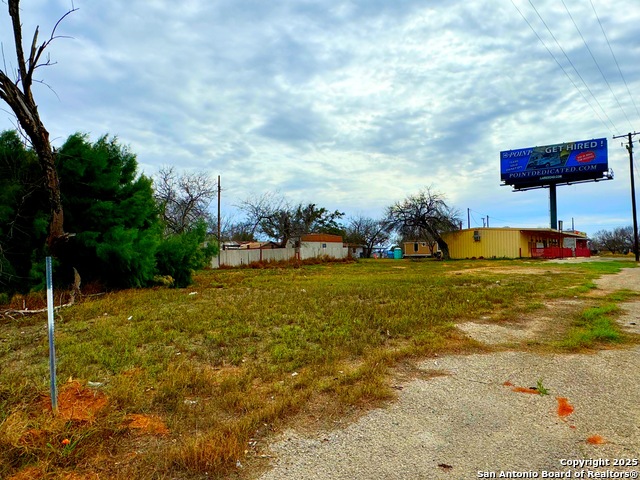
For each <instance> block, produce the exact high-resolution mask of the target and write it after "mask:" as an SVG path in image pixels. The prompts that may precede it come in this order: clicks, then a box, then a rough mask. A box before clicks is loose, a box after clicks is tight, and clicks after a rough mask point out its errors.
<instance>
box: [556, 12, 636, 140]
mask: <svg viewBox="0 0 640 480" xmlns="http://www.w3.org/2000/svg"><path fill="white" fill-rule="evenodd" d="M562 5H564V9H565V10H566V11H567V14H568V15H569V18H570V19H571V21H572V22H573V26H574V27H576V30H577V31H578V35H580V38H581V39H582V43H584V46H585V47H586V49H587V51H588V52H589V55H591V59H592V60H593V63H595V64H596V67H598V71H599V72H600V75H602V79H603V80H604V82H605V83H606V84H607V87H609V91H610V92H611V95H613V98H615V99H616V103H617V104H618V106H619V107H620V110H622V113H623V114H624V117H625V118H626V119H627V122H629V126H630V127H631V129H633V125H631V120H629V117H628V116H627V112H625V111H624V108H622V105H621V104H620V100H618V97H617V96H616V94H615V92H614V91H613V88H611V84H610V83H609V80H607V77H606V76H605V74H604V72H603V71H602V69H601V68H600V64H598V61H597V60H596V57H595V56H594V55H593V52H592V51H591V49H590V48H589V45H588V44H587V41H586V40H585V38H584V36H583V35H582V32H581V31H580V28H578V24H577V23H576V21H575V20H574V19H573V15H571V12H570V11H569V8H568V7H567V4H566V3H565V2H564V0H562Z"/></svg>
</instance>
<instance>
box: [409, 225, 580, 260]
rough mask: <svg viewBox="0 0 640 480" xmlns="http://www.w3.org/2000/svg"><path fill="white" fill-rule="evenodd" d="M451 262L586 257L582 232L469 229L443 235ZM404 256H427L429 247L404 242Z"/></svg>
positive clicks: (541, 229)
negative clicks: (462, 260)
mask: <svg viewBox="0 0 640 480" xmlns="http://www.w3.org/2000/svg"><path fill="white" fill-rule="evenodd" d="M442 237H443V239H444V241H445V242H447V245H448V246H449V253H450V255H451V258H523V257H528V258H563V257H588V256H590V251H589V248H588V246H587V241H588V240H587V236H586V234H585V233H582V232H575V231H559V230H553V229H550V228H472V229H464V230H457V231H454V232H448V233H445V234H444V235H443V236H442ZM403 250H404V254H405V256H407V257H411V256H430V253H431V252H430V249H429V246H428V244H426V243H424V242H405V244H404V248H403Z"/></svg>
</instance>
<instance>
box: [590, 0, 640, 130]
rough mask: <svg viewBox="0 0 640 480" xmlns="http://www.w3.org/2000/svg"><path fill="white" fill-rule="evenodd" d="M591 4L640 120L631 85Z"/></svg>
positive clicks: (591, 1) (591, 0) (639, 111)
mask: <svg viewBox="0 0 640 480" xmlns="http://www.w3.org/2000/svg"><path fill="white" fill-rule="evenodd" d="M589 2H590V3H591V8H592V9H593V13H594V15H595V16H596V19H597V20H598V24H599V25H600V30H602V35H604V39H605V40H606V41H607V45H608V46H609V51H610V52H611V56H612V57H613V60H614V62H615V63H616V67H618V72H619V73H620V78H622V81H623V82H624V85H625V87H627V93H629V98H631V103H632V104H633V106H634V108H635V109H636V113H637V114H638V117H639V118H640V110H638V106H637V105H636V102H635V100H634V99H633V95H632V94H631V89H630V88H629V84H628V83H627V80H626V79H625V78H624V75H623V74H622V69H621V68H620V64H619V63H618V59H617V58H616V54H615V53H613V48H612V47H611V43H610V42H609V37H607V34H606V33H605V31H604V27H603V25H602V22H601V21H600V17H599V16H598V12H596V7H594V5H593V0H589Z"/></svg>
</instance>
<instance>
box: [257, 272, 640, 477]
mask: <svg viewBox="0 0 640 480" xmlns="http://www.w3.org/2000/svg"><path fill="white" fill-rule="evenodd" d="M597 285H598V288H599V291H601V292H606V291H613V290H618V289H622V288H627V289H633V290H638V291H640V268H636V269H625V270H623V271H622V273H620V274H618V275H615V276H613V275H611V276H606V277H603V279H601V280H599V281H598V283H597ZM625 308H626V310H627V314H626V316H623V317H622V318H621V319H620V322H621V323H622V325H623V326H624V328H627V329H629V330H630V331H634V332H636V333H640V331H638V330H637V329H638V325H637V323H640V321H637V320H638V315H640V302H635V303H634V304H627V305H626V306H625ZM634 323H635V324H636V325H634ZM481 330H482V328H477V329H476V331H478V332H481ZM505 333H508V332H502V334H505ZM479 338H481V337H479ZM490 338H494V339H495V334H494V335H493V336H491V335H490ZM420 368H421V369H423V370H425V371H429V372H432V371H438V372H439V373H442V374H443V375H442V376H437V377H434V378H431V379H428V380H414V381H411V382H410V383H408V384H406V385H404V386H403V389H402V390H401V391H400V392H399V395H398V399H397V401H396V402H394V403H393V404H392V405H390V406H388V407H386V408H381V409H377V410H374V411H371V412H369V413H368V414H366V415H365V416H364V417H362V418H361V419H360V420H358V421H357V422H355V423H353V424H351V425H349V426H348V427H347V428H345V429H343V430H335V431H330V432H321V433H318V434H315V435H313V436H311V437H309V436H302V435H300V434H298V433H296V432H294V431H286V432H284V434H283V435H282V437H281V439H280V440H279V441H278V442H277V443H275V444H273V445H272V452H273V454H274V460H273V464H272V466H273V468H272V469H271V470H270V471H268V472H266V473H264V474H263V475H262V476H261V477H260V479H261V480H276V479H277V480H287V479H296V480H304V479H314V480H324V479H326V480H329V479H331V480H342V479H344V480H346V479H349V480H353V479H367V480H368V479H390V480H394V479H398V480H400V479H402V480H405V479H411V480H414V479H435V480H440V479H456V480H458V479H465V480H466V479H472V478H637V472H639V471H640V466H639V465H638V461H639V460H640V348H639V347H636V348H629V349H626V350H609V351H602V352H599V353H597V354H591V355H583V354H580V355H557V354H553V355H551V354H550V355H540V354H532V353H524V352H518V351H507V352H500V353H492V354H485V355H467V356H447V357H441V358H437V359H430V360H427V361H424V362H423V363H422V364H421V365H420ZM539 380H541V381H542V385H543V386H544V387H545V388H546V389H547V390H548V395H536V394H531V393H523V392H519V391H516V390H517V387H532V386H536V385H537V383H538V381H539ZM523 390H524V389H523ZM627 460H628V461H627ZM607 462H608V464H607ZM616 462H617V463H623V465H614V464H615V463H616ZM594 464H598V465H594ZM501 472H505V473H503V477H501V476H500V474H501ZM514 472H515V474H514ZM505 474H506V475H511V476H504V475H505ZM561 475H562V476H561ZM567 475H570V476H567ZM580 475H584V476H583V477H580ZM618 475H622V476H618ZM624 475H626V476H624Z"/></svg>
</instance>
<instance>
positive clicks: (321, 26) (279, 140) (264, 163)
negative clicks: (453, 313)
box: [0, 0, 640, 232]
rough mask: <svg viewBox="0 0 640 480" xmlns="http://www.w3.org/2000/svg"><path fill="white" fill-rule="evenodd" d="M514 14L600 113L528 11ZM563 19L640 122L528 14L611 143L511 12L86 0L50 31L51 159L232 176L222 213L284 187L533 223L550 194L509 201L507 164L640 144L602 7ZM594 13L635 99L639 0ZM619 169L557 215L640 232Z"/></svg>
mask: <svg viewBox="0 0 640 480" xmlns="http://www.w3.org/2000/svg"><path fill="white" fill-rule="evenodd" d="M514 2H515V3H516V5H518V8H520V10H521V11H522V12H523V14H524V15H525V16H526V18H527V19H528V20H529V22H531V24H532V25H533V26H534V28H535V29H536V31H537V32H538V34H539V35H540V36H541V37H542V38H543V39H544V41H545V43H546V45H547V46H548V48H549V49H550V50H551V51H552V52H553V53H554V55H556V58H557V59H558V61H559V62H560V63H562V64H563V66H565V68H566V70H567V73H568V74H569V75H570V76H571V77H572V78H573V80H574V82H575V83H576V85H577V86H578V88H579V89H580V90H581V91H582V92H583V94H584V95H585V96H586V97H587V98H588V99H589V100H590V101H591V103H592V104H593V106H594V108H595V109H596V110H597V111H598V110H599V107H598V106H597V104H596V102H595V101H594V100H593V98H592V97H591V95H590V93H589V92H588V91H587V90H586V89H585V88H584V86H583V85H582V82H581V81H580V79H579V78H577V76H576V75H575V73H574V72H573V70H572V69H571V67H570V66H569V64H568V63H567V61H566V59H565V58H564V55H563V54H562V52H561V51H560V49H559V48H558V46H557V45H556V44H555V42H554V40H553V38H552V37H551V36H550V34H549V32H548V31H547V30H546V28H545V26H544V25H543V23H542V22H541V21H540V19H539V18H538V17H537V15H536V13H535V11H534V10H533V9H532V8H531V5H530V4H529V3H528V2H525V1H523V0H514ZM569 3H570V2H567V5H568V6H569V8H570V9H571V13H572V15H573V17H574V19H575V20H576V23H577V24H578V26H579V27H580V29H581V32H582V34H583V35H584V37H585V39H586V40H587V42H589V46H590V48H591V49H592V52H593V54H594V56H595V57H596V59H598V61H599V63H600V66H601V68H602V70H603V72H604V73H605V75H606V78H607V80H608V81H609V83H610V85H611V88H612V89H613V91H614V92H615V94H616V96H617V97H618V99H619V101H620V102H621V103H622V104H623V108H624V111H625V112H626V115H627V116H628V117H629V119H630V120H631V125H629V123H630V122H629V121H627V119H626V117H625V115H624V113H623V112H622V110H621V109H620V107H619V106H618V104H617V102H616V100H615V98H614V97H613V95H612V94H611V91H610V90H609V87H607V85H606V83H605V82H604V80H603V79H602V75H601V74H600V72H599V71H598V69H597V67H596V66H595V64H594V63H593V60H592V59H591V57H590V55H589V53H588V51H587V50H586V49H585V48H584V44H583V42H582V40H581V39H580V36H579V35H578V33H577V31H576V29H575V27H574V25H573V23H572V22H571V19H570V18H569V17H568V15H567V13H566V11H565V9H564V7H563V6H562V4H561V3H559V2H555V1H552V0H544V1H543V0H539V1H536V2H534V4H535V5H536V8H537V10H538V12H539V13H540V15H541V16H542V17H543V18H544V19H545V21H546V22H547V24H548V25H549V27H550V29H551V30H552V32H553V34H554V35H555V37H556V38H557V39H558V41H559V42H560V44H561V45H562V47H563V48H564V50H565V52H566V53H567V55H568V56H569V58H570V59H571V60H572V62H573V63H574V65H575V66H576V68H577V69H578V70H579V71H580V73H581V75H582V76H583V78H584V80H585V81H586V83H587V84H588V85H589V87H590V89H591V90H592V92H593V94H594V95H595V96H596V98H597V99H598V102H599V103H600V105H602V107H603V109H604V111H605V112H606V115H608V116H609V118H610V119H611V121H612V123H613V124H614V125H615V127H612V126H611V125H609V126H608V127H607V126H606V125H604V124H603V121H601V120H600V119H599V118H598V115H597V114H596V113H594V111H593V110H592V109H591V108H590V106H589V105H588V104H586V103H585V100H584V98H583V96H582V95H581V94H580V93H579V92H578V91H577V90H576V88H575V87H574V86H573V85H572V84H571V82H570V81H569V80H568V79H567V77H566V76H565V74H564V73H563V72H562V70H561V69H560V68H559V67H558V65H557V64H556V62H555V61H554V60H553V59H552V58H551V56H550V55H549V53H548V52H547V51H546V49H545V48H544V47H543V46H542V45H541V43H540V42H539V40H538V39H537V38H536V36H535V34H534V33H533V32H532V31H531V29H530V28H529V26H528V25H527V23H526V22H525V21H524V20H523V19H522V17H521V16H520V14H519V13H518V11H517V10H516V9H515V8H514V7H513V5H512V3H511V1H506V0H503V1H500V2H497V1H495V0H467V1H463V0H457V1H456V0H450V1H430V2H428V4H425V3H424V2H418V1H397V2H389V1H386V0H377V1H372V0H367V1H365V0H352V1H348V0H340V1H338V0H332V1H324V0H323V1H320V0H304V1H300V0H279V1H276V2H263V1H258V0H221V1H217V2H206V1H204V0H188V1H185V2H181V3H180V4H179V5H178V4H176V3H175V2H170V1H168V0H154V1H149V2H125V1H124V0H113V1H111V2H109V3H108V4H105V3H100V2H90V1H87V0H75V1H74V4H75V6H76V7H78V8H79V10H78V11H77V12H74V13H73V14H72V15H70V16H69V17H68V18H67V19H65V21H64V22H63V23H62V24H61V25H60V27H59V32H58V33H60V34H61V35H69V36H71V37H73V39H58V40H56V41H55V42H54V43H53V45H52V48H51V55H52V59H53V60H54V61H57V64H56V65H54V66H51V67H49V68H46V69H42V70H40V75H41V77H42V78H43V79H45V80H46V81H47V83H48V84H49V85H50V86H51V88H53V90H55V94H54V93H52V92H51V91H50V90H49V88H47V87H45V86H42V87H41V88H38V90H37V92H36V95H37V99H38V103H39V105H40V109H41V114H42V116H43V118H44V119H45V122H46V124H47V126H48V128H49V130H50V131H51V134H52V138H54V139H57V140H56V142H57V143H62V141H64V139H65V138H66V137H67V136H68V135H69V134H71V133H73V132H75V131H82V132H90V133H91V135H92V137H93V138H97V137H99V136H100V135H103V134H105V133H109V134H112V135H117V136H118V137H119V138H120V140H121V141H122V142H123V143H125V144H129V145H130V146H131V148H132V150H133V151H134V152H135V153H137V155H138V161H139V163H140V165H141V168H142V169H143V170H144V171H145V173H147V174H153V173H154V171H155V170H157V168H159V167H160V166H162V165H175V166H176V167H177V168H178V169H207V170H209V171H211V173H212V174H213V175H216V174H221V175H222V177H223V185H224V186H225V196H224V197H223V204H224V205H225V207H226V208H230V207H231V206H232V205H234V204H237V203H239V202H240V201H241V200H242V199H245V198H247V197H248V196H250V195H251V194H254V193H264V192H267V191H275V190H279V191H280V192H281V193H283V194H285V195H287V196H288V197H290V198H291V200H292V201H312V202H315V203H317V204H318V205H321V206H326V207H327V208H331V209H339V210H341V211H345V212H347V214H348V215H350V214H352V213H356V212H357V213H362V212H363V213H366V214H369V215H373V216H377V215H381V214H382V212H383V210H384V207H385V206H387V205H389V204H391V203H392V202H394V201H396V200H400V199H402V198H403V197H404V196H406V195H408V194H411V193H416V192H417V191H418V190H419V189H420V188H423V187H425V186H427V185H431V186H433V187H434V188H435V189H437V190H439V191H441V192H443V193H445V194H446V195H447V196H448V198H449V199H450V200H451V202H452V203H454V204H455V205H456V206H458V208H460V209H461V210H462V211H465V212H466V208H467V207H468V206H471V207H472V208H473V210H474V211H476V212H478V213H476V217H478V218H480V217H481V216H486V215H489V216H490V217H491V216H494V217H495V218H496V219H502V220H496V221H497V222H500V223H505V224H507V222H508V223H509V224H511V225H512V226H513V225H515V224H518V225H521V226H526V225H530V226H538V225H539V223H540V222H541V221H542V222H543V223H545V224H546V223H548V200H547V197H546V195H547V192H546V191H539V192H523V193H512V192H511V190H510V189H509V188H508V187H501V186H499V183H500V181H499V161H498V158H499V152H500V150H507V149H514V148H522V147H528V146H533V145H540V144H553V143H559V142H563V141H570V140H578V139H585V138H597V137H604V136H606V137H609V138H610V137H611V136H612V134H614V133H615V134H621V133H625V132H626V131H629V130H630V129H631V130H633V129H636V130H638V129H640V126H638V125H639V124H638V122H639V121H640V114H638V112H637V110H636V108H635V107H634V106H633V104H632V103H631V99H630V97H629V94H628V92H627V89H626V86H625V85H624V83H623V81H622V79H621V78H620V75H619V73H618V70H617V67H616V66H615V62H614V61H613V59H612V57H611V53H610V51H609V47H608V45H607V44H606V41H605V39H604V37H603V36H602V32H601V30H600V25H599V23H598V20H597V19H596V17H595V15H594V14H593V11H592V9H591V5H590V4H589V3H587V2H582V3H576V2H573V4H571V5H569ZM593 3H594V5H595V7H596V9H597V11H598V14H599V16H600V21H601V22H602V25H603V26H604V28H605V31H606V32H607V36H608V38H609V40H610V42H611V45H612V48H613V50H614V52H615V53H616V55H617V58H618V61H619V62H620V65H621V67H622V69H623V73H624V75H625V79H626V81H627V83H628V85H629V89H630V91H631V92H632V94H635V92H637V91H640V77H639V75H638V74H639V73H640V72H639V71H638V69H640V66H638V62H637V58H638V55H639V54H640V41H639V40H640V33H639V32H638V29H637V25H638V21H639V20H640V11H638V9H637V8H635V7H636V5H635V4H634V2H633V0H620V1H616V2H613V0H593ZM70 7H71V2H70V0H59V1H56V2H44V1H42V0H41V1H38V2H30V3H24V5H23V13H22V15H23V20H24V23H25V28H26V29H27V30H28V31H31V30H32V29H33V28H34V27H35V25H36V24H40V25H41V31H42V32H45V31H47V32H48V31H50V28H51V27H52V26H53V24H55V21H56V20H57V18H59V16H61V15H62V14H64V12H65V11H66V10H67V9H68V8H70ZM620 12H626V13H625V14H621V13H620ZM0 17H2V14H0ZM4 17H6V14H5V15H4ZM2 22H4V23H1V24H0V27H3V30H2V31H5V32H8V31H9V30H8V29H7V28H6V18H3V19H2ZM25 36H27V35H25ZM2 40H3V42H9V43H10V39H5V38H2ZM7 45H8V44H7ZM6 51H7V49H6V48H5V52H6ZM56 94H57V95H56ZM636 102H637V103H638V106H640V99H638V100H636ZM603 119H604V117H603ZM604 120H605V122H604V123H607V124H608V123H609V121H608V120H606V119H604ZM636 126H638V128H635V127H636ZM11 127H12V123H11V122H10V121H9V116H8V115H7V120H5V122H4V128H11ZM609 153H610V164H611V166H612V168H614V170H615V171H616V180H615V181H613V182H603V183H600V184H596V185H580V186H571V187H560V188H559V189H558V200H559V216H564V217H567V218H568V217H574V218H575V219H576V227H577V228H579V229H581V230H588V231H591V232H592V231H595V230H596V229H599V228H602V226H603V225H606V226H610V225H611V222H618V221H620V222H622V223H627V224H628V223H630V222H631V219H630V206H629V200H628V197H629V188H628V183H629V173H628V163H625V162H627V158H626V151H625V150H623V149H620V148H619V146H618V143H616V142H610V148H609ZM625 165H626V168H625ZM545 218H546V220H545ZM625 219H627V220H625ZM565 222H566V218H565ZM587 222H588V223H587ZM465 224H466V222H465ZM565 224H566V223H565ZM492 225H496V226H497V225H498V224H496V223H494V222H492Z"/></svg>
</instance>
